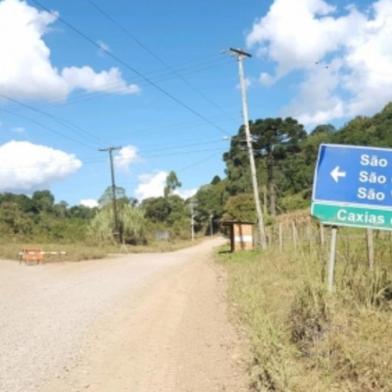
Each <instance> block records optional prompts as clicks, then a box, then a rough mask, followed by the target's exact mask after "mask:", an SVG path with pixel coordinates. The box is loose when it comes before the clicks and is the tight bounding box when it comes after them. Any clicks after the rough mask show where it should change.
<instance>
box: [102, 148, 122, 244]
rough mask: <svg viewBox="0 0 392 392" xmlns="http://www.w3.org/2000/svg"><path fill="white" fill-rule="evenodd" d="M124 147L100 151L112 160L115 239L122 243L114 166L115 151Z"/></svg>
mask: <svg viewBox="0 0 392 392" xmlns="http://www.w3.org/2000/svg"><path fill="white" fill-rule="evenodd" d="M121 148H122V147H106V148H100V149H99V150H98V151H101V152H108V153H109V159H110V174H111V178H112V205H113V217H114V233H113V234H114V237H115V238H117V239H118V240H119V241H120V242H121V241H122V238H121V233H120V227H119V222H118V214H117V197H116V181H115V177H114V164H113V151H116V150H120V149H121Z"/></svg>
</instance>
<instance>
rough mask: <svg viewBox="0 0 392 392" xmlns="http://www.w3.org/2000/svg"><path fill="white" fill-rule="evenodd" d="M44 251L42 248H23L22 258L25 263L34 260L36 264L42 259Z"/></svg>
mask: <svg viewBox="0 0 392 392" xmlns="http://www.w3.org/2000/svg"><path fill="white" fill-rule="evenodd" d="M44 254H45V253H44V252H43V251H42V249H23V251H22V260H23V261H24V262H25V263H26V264H27V263H32V262H35V263H36V264H39V263H42V262H43V261H44Z"/></svg>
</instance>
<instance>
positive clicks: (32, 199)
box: [0, 103, 392, 244]
mask: <svg viewBox="0 0 392 392" xmlns="http://www.w3.org/2000/svg"><path fill="white" fill-rule="evenodd" d="M250 127H251V132H252V138H253V147H254V155H255V161H256V166H257V175H258V182H259V184H260V199H261V201H262V205H263V208H264V213H265V215H266V217H267V223H268V222H272V221H273V219H274V217H275V216H276V215H277V214H281V213H285V212H288V211H292V210H296V209H302V208H305V207H307V206H309V204H310V197H311V189H312V183H313V174H314V165H315V162H316V157H317V152H318V147H319V145H320V144H321V143H338V144H352V145H368V146H379V147H391V146H392V103H390V104H388V105H387V106H386V107H385V108H384V109H383V110H382V111H381V112H380V113H378V114H376V115H374V116H372V117H366V116H359V117H356V118H355V119H353V120H352V121H350V122H348V123H347V124H346V125H344V126H343V127H342V128H340V129H336V128H335V127H334V126H333V125H330V124H324V125H319V126H317V127H315V128H314V129H313V130H312V131H311V132H309V133H308V132H306V131H305V129H304V126H303V125H302V124H300V123H299V122H298V121H297V120H295V119H293V118H290V117H287V118H265V119H257V120H254V121H252V122H251V123H250ZM223 160H224V162H225V165H226V169H225V176H224V177H223V178H221V177H219V176H214V177H213V178H212V180H211V182H210V183H208V184H206V185H203V186H201V187H200V188H199V190H198V192H197V193H196V195H195V196H193V197H192V198H190V199H188V200H183V199H182V198H181V197H180V196H178V195H176V194H175V190H176V189H177V188H178V187H180V186H181V182H180V180H179V179H178V178H177V175H176V173H175V172H170V173H169V175H168V177H167V180H166V186H165V189H164V194H163V196H161V197H154V198H149V199H146V200H143V201H142V202H138V201H137V200H136V199H134V198H129V197H128V196H127V195H126V192H125V189H124V188H121V187H118V188H116V197H117V199H118V206H119V217H120V229H121V238H122V240H123V241H124V242H125V243H129V244H137V243H145V242H148V241H150V240H154V239H155V238H158V237H159V236H161V235H162V234H164V235H163V237H164V238H168V237H171V238H184V239H185V238H189V237H190V232H191V230H190V221H191V219H190V215H191V204H192V206H193V210H194V214H195V215H194V223H195V230H196V231H197V232H199V233H207V232H210V229H211V227H210V225H211V224H212V225H213V230H214V231H217V230H218V228H219V222H220V221H221V220H228V219H241V220H251V221H255V210H254V203H253V195H252V183H251V177H250V170H249V157H248V152H247V148H246V141H245V130H244V127H242V126H241V127H240V128H239V130H238V132H237V134H236V135H234V136H233V137H232V139H231V143H230V148H229V150H228V151H227V152H226V153H224V155H223ZM111 192H112V191H111V188H107V189H106V190H105V192H104V193H103V195H102V197H101V198H100V199H99V205H100V207H99V208H93V209H91V208H88V207H84V206H68V205H67V203H65V202H59V203H55V199H54V197H53V195H52V194H51V193H50V192H49V191H47V190H43V191H37V192H34V193H33V194H32V195H31V196H26V195H16V194H10V193H5V194H0V235H1V237H2V238H3V239H12V240H15V241H17V240H27V239H29V240H30V239H31V240H37V241H44V240H45V241H81V240H82V241H92V242H96V243H102V242H113V241H114V240H115V238H114V237H113V216H112V209H111V198H112V193H111Z"/></svg>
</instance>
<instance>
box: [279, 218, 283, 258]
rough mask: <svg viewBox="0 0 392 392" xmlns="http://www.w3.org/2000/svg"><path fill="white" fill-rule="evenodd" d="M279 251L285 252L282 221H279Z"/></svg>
mask: <svg viewBox="0 0 392 392" xmlns="http://www.w3.org/2000/svg"><path fill="white" fill-rule="evenodd" d="M279 251H280V253H282V252H283V226H282V223H281V222H280V223H279Z"/></svg>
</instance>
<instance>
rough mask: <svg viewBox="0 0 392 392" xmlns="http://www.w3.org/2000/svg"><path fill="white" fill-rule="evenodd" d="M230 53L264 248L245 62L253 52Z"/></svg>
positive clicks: (231, 51) (262, 240) (238, 50)
mask: <svg viewBox="0 0 392 392" xmlns="http://www.w3.org/2000/svg"><path fill="white" fill-rule="evenodd" d="M230 53H231V54H232V55H233V56H235V57H236V58H237V60H238V70H239V76H240V87H241V97H242V115H243V118H244V127H245V136H246V145H247V147H248V153H249V163H250V171H251V175H252V185H253V194H254V199H255V206H256V214H257V224H258V229H259V243H260V245H261V247H262V249H266V248H267V241H266V236H265V227H264V218H263V211H262V210H261V204H260V197H259V186H258V183H257V176H256V164H255V158H254V155H253V146H252V136H251V133H250V127H249V113H248V98H247V94H246V82H245V75H244V64H243V60H244V58H246V57H248V58H250V57H252V56H251V54H249V53H246V52H244V51H243V50H240V49H233V48H230Z"/></svg>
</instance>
